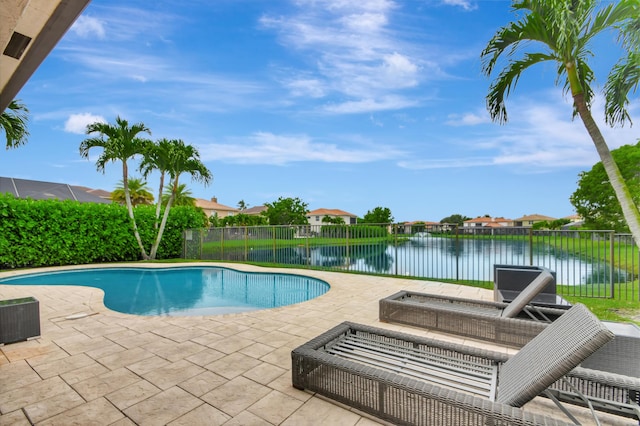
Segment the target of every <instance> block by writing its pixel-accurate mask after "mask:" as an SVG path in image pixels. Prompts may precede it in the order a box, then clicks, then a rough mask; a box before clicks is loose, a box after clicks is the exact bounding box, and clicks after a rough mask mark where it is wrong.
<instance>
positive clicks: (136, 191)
mask: <svg viewBox="0 0 640 426" xmlns="http://www.w3.org/2000/svg"><path fill="white" fill-rule="evenodd" d="M129 195H130V196H131V205H132V206H133V207H135V206H137V205H140V204H153V194H152V193H151V192H149V189H148V187H147V182H145V181H144V180H142V179H138V178H129ZM111 201H114V202H116V203H119V204H124V203H126V201H125V194H124V183H123V182H122V181H120V183H119V184H118V186H117V187H116V189H114V191H113V192H112V193H111Z"/></svg>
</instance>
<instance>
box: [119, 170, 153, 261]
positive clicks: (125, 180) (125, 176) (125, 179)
mask: <svg viewBox="0 0 640 426" xmlns="http://www.w3.org/2000/svg"><path fill="white" fill-rule="evenodd" d="M122 173H123V176H122V183H123V186H124V199H125V202H126V203H127V211H128V212H129V218H131V223H132V225H133V235H134V236H135V237H136V241H137V242H138V247H140V252H141V253H142V259H144V260H148V259H149V256H147V252H146V250H145V249H144V245H143V244H142V239H141V238H140V233H139V232H138V225H137V224H136V218H135V216H134V215H133V205H132V204H131V195H130V194H129V179H128V175H129V169H128V168H127V162H126V161H122Z"/></svg>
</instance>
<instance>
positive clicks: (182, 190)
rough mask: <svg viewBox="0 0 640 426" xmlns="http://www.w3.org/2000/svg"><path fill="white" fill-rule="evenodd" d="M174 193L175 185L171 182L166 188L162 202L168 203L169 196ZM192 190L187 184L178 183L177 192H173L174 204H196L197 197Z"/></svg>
mask: <svg viewBox="0 0 640 426" xmlns="http://www.w3.org/2000/svg"><path fill="white" fill-rule="evenodd" d="M172 194H173V185H172V184H169V185H167V186H166V187H165V188H164V194H162V204H163V205H165V206H166V205H167V203H168V202H169V198H171V195H172ZM191 195H192V194H191V190H189V188H187V184H185V183H181V184H180V185H178V188H177V190H176V193H175V194H173V202H172V203H171V205H172V206H195V205H196V199H195V198H193V197H192V196H191Z"/></svg>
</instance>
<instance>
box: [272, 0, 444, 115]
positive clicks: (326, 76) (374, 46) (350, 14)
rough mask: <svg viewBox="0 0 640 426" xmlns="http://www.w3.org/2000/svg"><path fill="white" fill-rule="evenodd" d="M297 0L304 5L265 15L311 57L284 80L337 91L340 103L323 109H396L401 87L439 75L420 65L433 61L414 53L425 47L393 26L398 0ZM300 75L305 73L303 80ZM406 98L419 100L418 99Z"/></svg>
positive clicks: (315, 93) (316, 93) (295, 89)
mask: <svg viewBox="0 0 640 426" xmlns="http://www.w3.org/2000/svg"><path fill="white" fill-rule="evenodd" d="M296 4H297V5H298V6H299V9H298V10H297V12H296V13H294V14H291V15H284V16H279V17H277V18H276V17H269V16H264V17H262V18H261V20H260V22H261V23H262V25H263V26H264V27H265V28H268V29H274V30H276V31H278V33H279V34H280V37H281V41H282V43H283V44H284V45H285V46H286V47H290V48H291V49H292V50H293V51H294V52H296V53H299V54H301V55H303V56H305V57H308V58H310V59H312V60H310V61H307V62H308V63H309V64H311V65H309V67H308V68H306V69H305V70H304V71H299V70H297V71H295V70H294V71H292V73H293V74H294V75H292V76H291V77H289V78H288V79H284V84H285V86H287V87H288V88H289V89H292V91H291V93H292V95H294V96H308V97H316V98H317V97H320V94H322V96H323V97H328V96H331V95H336V96H337V97H340V101H339V104H340V105H339V106H338V107H329V108H323V109H324V110H325V111H326V110H331V111H332V112H334V113H343V112H344V113H354V112H368V111H379V110H381V109H385V108H387V107H388V109H396V108H398V106H399V105H400V104H398V103H397V102H388V99H390V98H400V97H401V96H400V95H398V91H402V90H404V89H407V88H412V87H415V86H417V85H418V84H419V83H420V79H421V78H422V76H423V75H427V74H429V75H433V74H434V73H423V72H421V71H422V70H421V65H423V64H425V65H429V66H431V64H428V62H426V61H423V60H422V59H418V58H419V56H417V55H416V54H415V52H416V51H418V50H420V49H419V48H418V47H416V46H414V45H412V44H411V43H408V42H405V41H403V40H402V37H401V36H400V35H399V34H397V33H396V32H395V30H392V29H391V24H392V22H391V20H392V18H393V16H392V12H393V11H394V10H395V9H396V8H397V5H396V4H395V3H394V2H392V1H384V0H378V1H376V0H374V1H364V2H353V1H340V0H301V1H298V2H297V3H296ZM290 72H291V71H290ZM295 74H297V75H295ZM300 74H304V75H305V76H306V77H305V79H304V80H303V81H300V80H299V77H298V76H299V75H300ZM310 82H313V83H315V85H314V86H310V85H308V83H310ZM319 82H322V84H321V85H320V84H319ZM305 84H306V85H305ZM303 88H304V89H314V90H306V91H303V90H300V89H303ZM345 97H346V99H345ZM404 103H405V104H408V105H414V104H415V101H409V102H407V101H405V102H404ZM364 105H369V106H368V107H363V106H364Z"/></svg>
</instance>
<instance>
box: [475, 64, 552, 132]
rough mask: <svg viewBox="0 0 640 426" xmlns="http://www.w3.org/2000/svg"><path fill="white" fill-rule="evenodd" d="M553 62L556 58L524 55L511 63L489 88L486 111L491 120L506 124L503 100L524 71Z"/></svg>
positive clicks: (505, 110)
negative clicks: (541, 63) (542, 63)
mask: <svg viewBox="0 0 640 426" xmlns="http://www.w3.org/2000/svg"><path fill="white" fill-rule="evenodd" d="M555 60H556V58H555V57H554V56H553V55H548V54H544V53H531V54H526V55H525V56H524V58H522V59H521V60H518V61H511V62H510V63H509V64H508V65H507V66H506V67H505V68H504V69H503V70H502V72H501V73H500V75H499V76H498V78H497V79H496V80H495V81H494V82H493V84H492V85H491V87H490V88H489V94H488V95H487V109H488V110H489V115H490V116H491V119H492V120H494V121H497V122H498V123H500V124H504V123H506V122H507V109H506V105H505V99H506V98H507V97H508V96H509V94H510V93H511V90H513V89H514V88H515V87H516V85H517V83H518V80H519V79H520V76H521V75H522V72H523V71H524V70H525V69H527V68H529V67H530V66H532V65H535V64H537V63H540V62H544V61H555Z"/></svg>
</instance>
